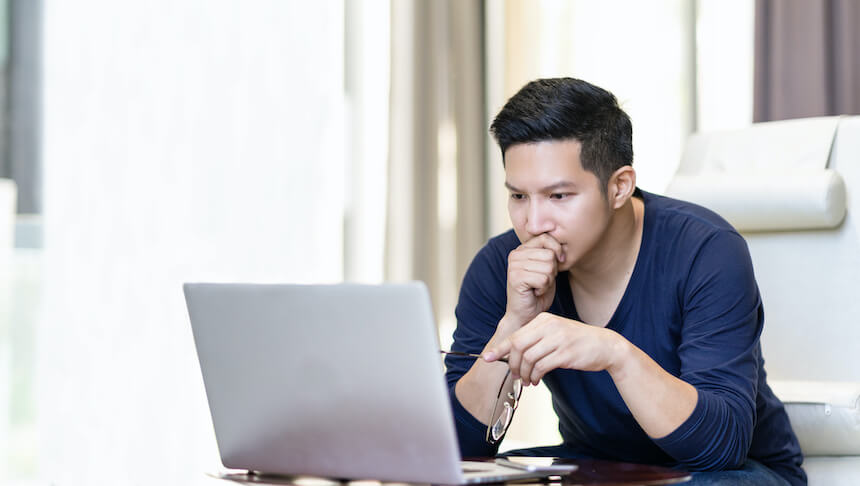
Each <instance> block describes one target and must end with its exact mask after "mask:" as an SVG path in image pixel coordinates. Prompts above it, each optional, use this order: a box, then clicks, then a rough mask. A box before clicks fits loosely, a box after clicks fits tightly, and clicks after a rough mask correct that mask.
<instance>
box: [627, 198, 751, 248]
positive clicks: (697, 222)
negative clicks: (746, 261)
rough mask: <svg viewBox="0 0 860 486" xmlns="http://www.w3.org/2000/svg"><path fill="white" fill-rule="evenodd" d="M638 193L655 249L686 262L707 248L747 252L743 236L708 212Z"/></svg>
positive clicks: (716, 215)
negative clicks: (643, 204)
mask: <svg viewBox="0 0 860 486" xmlns="http://www.w3.org/2000/svg"><path fill="white" fill-rule="evenodd" d="M641 194H642V198H643V201H644V202H645V219H646V225H648V226H649V231H650V235H649V236H650V239H651V241H652V242H653V243H654V245H653V248H654V249H656V250H658V251H661V252H662V253H668V254H669V255H671V257H672V258H674V259H676V260H678V259H680V260H687V262H689V260H692V259H695V258H697V257H698V256H700V254H701V252H702V251H703V250H704V249H706V248H708V249H713V248H720V247H727V248H726V249H727V250H729V249H731V250H734V251H737V250H741V251H742V253H746V252H747V250H746V242H745V241H744V239H743V237H742V236H741V235H740V234H739V233H738V232H737V231H736V230H735V229H734V228H733V227H732V225H731V224H729V223H728V222H727V221H726V220H725V219H723V218H722V217H721V216H720V215H718V214H717V213H715V212H713V211H711V210H710V209H708V208H705V207H703V206H699V205H698V204H693V203H690V202H687V201H682V200H679V199H673V198H670V197H666V196H659V195H656V194H651V193H647V192H644V191H641ZM649 218H650V221H649Z"/></svg>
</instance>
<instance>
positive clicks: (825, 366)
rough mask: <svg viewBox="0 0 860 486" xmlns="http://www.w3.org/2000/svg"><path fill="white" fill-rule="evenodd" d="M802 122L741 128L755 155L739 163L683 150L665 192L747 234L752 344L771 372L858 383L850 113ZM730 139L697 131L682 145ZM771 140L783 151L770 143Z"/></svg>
mask: <svg viewBox="0 0 860 486" xmlns="http://www.w3.org/2000/svg"><path fill="white" fill-rule="evenodd" d="M804 122H807V121H805V120H797V121H793V122H773V123H765V124H757V125H753V127H751V128H750V129H747V130H745V131H743V134H742V135H743V137H745V139H746V140H747V142H745V143H752V144H754V145H755V146H754V147H752V148H751V150H750V151H751V152H753V153H754V157H755V158H756V159H757V160H755V161H750V162H749V163H743V162H739V163H734V164H728V165H730V167H725V166H726V165H727V164H717V165H718V166H719V167H715V166H714V165H713V164H712V165H711V166H708V164H703V163H702V161H701V160H697V159H696V157H697V156H698V157H699V159H701V158H703V157H707V155H706V154H705V152H703V151H701V150H698V149H696V148H695V147H694V148H693V149H690V150H687V151H686V152H685V158H684V160H682V162H681V168H680V169H679V171H678V175H677V176H676V179H675V180H673V181H672V183H671V184H670V187H669V190H668V191H667V194H668V195H670V196H674V197H679V198H681V199H687V200H690V201H692V202H698V203H700V204H702V205H704V206H706V207H709V208H710V209H713V210H715V211H716V212H717V213H720V214H721V215H723V216H724V217H725V218H726V219H727V220H729V222H730V223H732V224H735V226H736V227H737V228H738V229H739V230H741V232H742V234H743V236H744V238H745V239H746V240H747V243H748V245H749V248H750V253H751V255H752V259H753V265H754V268H755V272H756V279H757V281H758V285H759V289H760V291H761V294H762V299H763V301H764V310H765V328H764V332H763V335H762V347H763V351H764V357H765V360H766V369H767V371H768V374H769V376H770V377H771V378H773V379H777V380H812V381H818V380H829V381H860V227H858V221H857V219H856V218H855V216H856V215H857V214H860V196H858V195H860V117H842V118H836V117H833V118H829V119H814V120H808V123H809V124H810V125H809V126H810V127H811V128H810V130H808V131H806V130H804V129H803V123H804ZM828 123H832V129H831V135H830V136H829V137H830V140H827V137H828V135H827V131H828V128H827V125H828ZM783 128H784V129H785V130H784V134H783V135H780V133H782V132H781V129H783ZM814 132H817V133H814ZM757 133H760V134H761V135H762V137H761V140H762V143H761V145H758V144H756V134H757ZM804 133H807V134H812V135H811V136H810V139H809V147H810V148H809V151H808V153H807V154H803V153H799V152H804V149H803V147H806V145H804V143H803V141H802V140H799V139H802V138H803V136H804ZM738 136H739V134H738V132H723V133H713V134H704V135H697V136H695V138H693V139H691V143H693V144H694V145H698V146H699V147H701V144H705V145H707V144H709V143H717V144H719V143H720V141H721V140H722V141H729V142H731V141H732V140H737V137H738ZM780 140H785V145H790V146H791V149H790V150H785V147H782V148H780V147H779V145H780V144H779V141H780ZM774 142H776V143H774ZM769 144H770V145H771V146H772V147H774V148H773V152H774V153H773V155H772V156H770V155H769V154H768V150H767V147H766V146H767V145H769ZM762 146H765V148H764V149H763V148H762ZM780 152H781V153H780ZM798 157H799V158H798ZM762 160H765V161H766V163H765V164H764V165H762V163H761V161H762ZM750 166H754V167H750ZM750 169H752V170H750ZM733 181H734V182H733ZM709 188H710V190H709Z"/></svg>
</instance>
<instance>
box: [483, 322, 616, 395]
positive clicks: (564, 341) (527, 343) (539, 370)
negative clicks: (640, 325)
mask: <svg viewBox="0 0 860 486" xmlns="http://www.w3.org/2000/svg"><path fill="white" fill-rule="evenodd" d="M626 344H629V342H628V341H627V340H626V339H624V338H623V337H621V335H619V334H618V333H616V332H615V331H612V330H609V329H606V328H603V327H595V326H589V325H588V324H584V323H582V322H579V321H574V320H572V319H566V318H564V317H560V316H557V315H554V314H550V313H547V312H542V313H540V314H539V315H538V316H537V317H535V318H534V319H533V320H532V321H531V322H529V323H528V324H526V325H525V326H523V327H522V328H521V329H519V330H518V331H516V332H514V333H513V334H511V335H510V336H508V337H507V338H506V339H504V340H503V341H502V342H501V343H499V344H498V345H497V346H494V347H493V348H492V349H490V350H488V351H487V352H485V353H484V359H485V360H486V361H495V360H497V359H498V358H501V357H504V356H507V357H508V365H509V366H510V368H511V374H513V375H515V376H519V377H521V378H522V380H523V384H526V385H529V384H530V385H537V384H538V383H539V382H540V380H541V379H542V378H543V377H544V375H546V374H547V373H549V372H550V371H552V370H554V369H556V368H566V369H572V370H582V371H603V370H610V369H611V368H612V367H613V366H615V365H616V364H618V363H619V362H620V361H621V358H622V357H623V353H624V352H625V351H626V350H627V349H628V347H627V346H625V345H626ZM610 372H611V370H610Z"/></svg>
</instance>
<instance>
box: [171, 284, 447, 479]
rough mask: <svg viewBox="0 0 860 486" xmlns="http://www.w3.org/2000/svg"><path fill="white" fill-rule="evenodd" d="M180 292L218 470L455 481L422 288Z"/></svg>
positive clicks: (208, 287)
mask: <svg viewBox="0 0 860 486" xmlns="http://www.w3.org/2000/svg"><path fill="white" fill-rule="evenodd" d="M184 290H185V297H186V303H187V305H188V313H189V316H190V319H191V325H192V330H193V334H194V340H195V344H196V347H197V353H198V358H199V360H200V367H201V370H202V373H203V381H204V385H205V388H206V394H207V398H208V401H209V408H210V411H211V414H212V421H213V424H214V426H215V435H216V440H217V442H218V449H219V452H220V454H221V460H222V462H223V463H224V466H226V467H228V468H236V469H248V470H253V471H260V472H264V473H274V474H287V475H314V476H326V477H336V478H373V479H380V480H391V481H408V482H431V483H441V484H456V483H462V482H464V477H463V475H462V471H461V467H460V454H459V449H458V445H457V438H456V431H455V428H454V421H453V416H452V413H451V407H450V403H449V399H448V390H447V386H446V384H445V381H444V377H443V373H442V365H441V360H440V358H439V354H438V349H439V348H438V337H437V334H436V325H435V323H434V321H433V313H432V308H431V305H430V298H429V295H428V292H427V289H426V287H425V286H424V284H423V283H420V282H413V283H408V284H384V285H358V284H338V285H309V286H306V285H288V284H283V285H281V284H277V285H273V284H207V283H188V284H185V285H184Z"/></svg>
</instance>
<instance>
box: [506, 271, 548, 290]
mask: <svg viewBox="0 0 860 486" xmlns="http://www.w3.org/2000/svg"><path fill="white" fill-rule="evenodd" d="M511 280H512V283H514V282H516V283H514V285H513V288H515V289H517V290H518V291H519V292H522V293H527V292H530V291H532V290H534V291H535V292H536V295H541V294H542V293H544V292H546V291H547V290H548V289H550V288H551V287H552V285H553V284H554V283H555V276H550V275H547V274H546V273H536V272H527V271H520V272H517V273H516V274H515V275H514V276H513V278H512V279H511Z"/></svg>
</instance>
